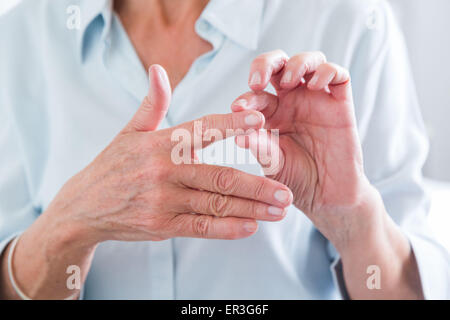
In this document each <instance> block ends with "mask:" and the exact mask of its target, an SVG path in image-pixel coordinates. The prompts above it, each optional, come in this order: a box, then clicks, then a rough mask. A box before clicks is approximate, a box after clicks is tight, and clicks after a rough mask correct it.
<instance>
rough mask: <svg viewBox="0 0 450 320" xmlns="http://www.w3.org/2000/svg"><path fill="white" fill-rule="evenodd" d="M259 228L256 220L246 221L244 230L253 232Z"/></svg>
mask: <svg viewBox="0 0 450 320" xmlns="http://www.w3.org/2000/svg"><path fill="white" fill-rule="evenodd" d="M257 228H258V225H257V224H256V223H255V222H246V223H244V230H245V231H247V232H249V233H253V232H255V231H256V229H257Z"/></svg>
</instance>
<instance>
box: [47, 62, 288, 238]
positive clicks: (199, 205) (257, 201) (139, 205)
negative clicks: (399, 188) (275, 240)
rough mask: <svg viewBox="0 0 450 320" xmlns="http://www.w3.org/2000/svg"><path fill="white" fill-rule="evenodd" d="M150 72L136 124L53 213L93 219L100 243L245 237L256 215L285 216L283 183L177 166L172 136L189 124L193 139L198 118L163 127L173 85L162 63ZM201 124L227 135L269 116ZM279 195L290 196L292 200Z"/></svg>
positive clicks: (67, 190)
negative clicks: (148, 89)
mask: <svg viewBox="0 0 450 320" xmlns="http://www.w3.org/2000/svg"><path fill="white" fill-rule="evenodd" d="M152 70H153V71H152ZM150 76H151V80H152V81H151V82H152V88H151V92H150V94H149V97H148V99H146V100H145V101H144V103H143V104H142V105H141V107H140V109H139V111H138V112H137V113H136V115H135V116H134V118H133V119H132V120H131V122H130V123H129V124H128V126H127V127H126V128H125V129H124V130H122V132H121V133H120V134H119V135H118V136H117V137H116V138H115V139H114V141H113V142H112V143H111V144H110V146H108V147H107V148H106V149H105V150H104V151H103V152H102V153H101V154H100V155H99V156H98V157H97V158H96V159H95V160H94V161H93V162H92V164H90V165H89V166H88V167H87V168H86V169H85V170H83V171H82V172H81V173H79V174H78V175H77V176H75V177H74V178H73V179H71V180H70V181H69V182H68V183H67V185H66V186H64V188H63V189H62V191H61V192H60V194H59V195H58V196H57V197H56V199H55V200H54V201H53V203H52V204H51V206H50V208H49V210H51V211H54V212H60V213H62V214H64V215H65V216H67V215H68V216H69V219H73V220H77V221H85V224H86V227H85V229H87V230H93V232H91V233H90V234H95V235H96V238H97V239H96V241H102V240H125V241H128V240H132V241H135V240H163V239H168V238H172V237H201V238H220V239H237V238H243V237H248V236H250V235H251V234H253V233H254V232H255V231H256V229H257V223H256V221H255V220H267V221H277V220H280V219H282V217H283V214H284V208H285V207H287V206H288V205H289V204H290V203H291V197H290V191H289V189H288V188H287V187H286V186H284V185H282V184H281V183H279V182H275V181H272V180H270V179H267V178H264V177H257V176H252V175H249V174H246V173H243V172H239V171H237V170H234V169H231V168H224V167H218V166H211V165H204V164H181V165H177V164H175V163H174V161H173V159H172V153H173V152H172V150H173V147H174V145H175V144H176V142H174V141H172V133H174V132H176V130H180V129H184V132H188V133H189V134H190V136H191V137H193V136H194V134H195V133H194V131H195V126H194V123H195V122H194V121H193V122H189V123H185V124H182V125H180V126H178V127H175V128H171V129H167V130H160V131H155V130H156V128H157V127H158V125H159V122H160V121H161V120H162V119H163V118H164V116H165V113H166V110H167V109H168V107H169V103H170V87H169V83H168V80H167V76H166V74H165V72H164V70H163V69H162V68H160V67H156V66H154V67H152V69H151V73H150ZM197 121H198V122H197V123H201V124H202V128H203V130H204V132H205V131H206V130H208V129H210V128H211V129H215V130H219V131H221V132H223V133H224V134H223V135H224V136H225V130H227V129H232V130H233V129H234V130H236V129H239V128H240V129H244V130H247V129H249V128H261V127H262V126H263V124H264V117H263V116H262V115H261V114H260V113H259V112H257V111H244V112H240V113H234V114H228V115H212V116H206V117H204V118H202V119H199V120H197ZM191 142H192V140H191ZM207 144H208V142H204V143H203V146H206V145H207ZM192 147H193V144H192ZM189 150H190V149H189ZM277 192H278V193H280V192H281V193H285V194H286V195H288V197H287V198H286V199H284V202H283V201H279V200H277V198H276V197H275V195H276V194H277ZM68 213H70V214H68ZM193 213H195V214H193ZM275 213H276V214H275ZM70 216H72V217H71V218H70Z"/></svg>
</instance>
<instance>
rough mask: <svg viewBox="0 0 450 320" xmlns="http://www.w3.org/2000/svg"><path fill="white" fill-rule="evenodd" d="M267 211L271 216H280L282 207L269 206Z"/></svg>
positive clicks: (282, 211)
mask: <svg viewBox="0 0 450 320" xmlns="http://www.w3.org/2000/svg"><path fill="white" fill-rule="evenodd" d="M268 211H269V214H270V215H271V216H275V217H281V216H282V215H283V213H284V210H283V209H280V208H277V207H269V209H268Z"/></svg>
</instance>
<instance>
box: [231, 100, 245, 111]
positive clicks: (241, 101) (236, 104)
mask: <svg viewBox="0 0 450 320" xmlns="http://www.w3.org/2000/svg"><path fill="white" fill-rule="evenodd" d="M234 105H235V106H239V107H242V108H243V109H247V100H245V99H239V100H238V101H236V102H235V103H234Z"/></svg>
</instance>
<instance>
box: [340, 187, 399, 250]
mask: <svg viewBox="0 0 450 320" xmlns="http://www.w3.org/2000/svg"><path fill="white" fill-rule="evenodd" d="M342 211H345V212H341V213H340V214H342V215H343V216H344V217H345V218H344V219H343V221H345V222H344V223H343V225H342V226H340V229H341V231H340V232H338V235H339V236H337V237H336V239H333V240H334V241H332V243H333V245H334V246H335V247H336V249H337V250H338V252H339V253H340V255H341V257H343V256H346V255H349V254H352V253H353V252H360V251H364V248H370V247H378V246H379V245H380V240H382V239H384V237H385V236H387V233H388V232H389V229H390V228H391V227H392V225H391V224H390V223H389V220H390V217H389V215H388V214H387V212H386V210H385V207H384V203H383V200H382V198H381V195H380V194H379V192H378V191H377V190H376V189H375V188H374V187H373V186H372V185H370V184H367V185H366V186H364V187H363V188H361V196H360V197H359V201H358V202H357V203H356V204H355V205H354V206H352V207H350V208H346V209H344V210H342Z"/></svg>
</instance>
